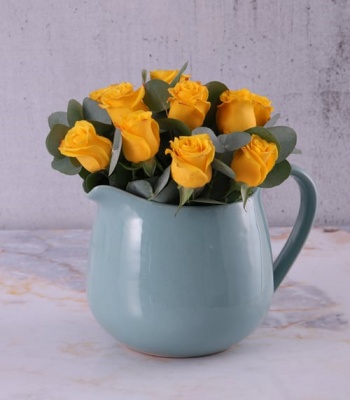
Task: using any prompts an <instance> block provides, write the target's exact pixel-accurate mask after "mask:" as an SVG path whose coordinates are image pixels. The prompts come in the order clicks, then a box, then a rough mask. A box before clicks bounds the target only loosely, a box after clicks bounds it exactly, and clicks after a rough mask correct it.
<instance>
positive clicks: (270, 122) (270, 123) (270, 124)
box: [264, 114, 280, 128]
mask: <svg viewBox="0 0 350 400" xmlns="http://www.w3.org/2000/svg"><path fill="white" fill-rule="evenodd" d="M279 117H280V114H276V115H274V116H273V117H272V118H270V119H269V120H268V121H267V122H266V124H265V125H264V128H271V127H273V126H274V125H275V123H276V122H277V121H278V119H279Z"/></svg>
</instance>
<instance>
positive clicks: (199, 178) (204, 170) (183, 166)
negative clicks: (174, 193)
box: [165, 133, 215, 189]
mask: <svg viewBox="0 0 350 400" xmlns="http://www.w3.org/2000/svg"><path fill="white" fill-rule="evenodd" d="M170 147H171V150H170V149H166V150H165V154H170V155H171V157H172V162H171V167H170V168H171V176H172V178H173V179H174V181H175V182H176V183H177V184H178V185H180V186H183V187H185V188H192V189H195V188H199V187H202V186H204V185H205V184H207V183H208V182H210V180H211V176H212V167H211V163H212V162H213V160H214V156H215V147H214V145H213V143H212V142H211V140H210V136H209V135H208V134H206V133H203V134H199V135H195V136H180V137H179V138H175V139H174V141H170Z"/></svg>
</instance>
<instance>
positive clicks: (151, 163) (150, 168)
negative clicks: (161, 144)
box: [140, 157, 157, 177]
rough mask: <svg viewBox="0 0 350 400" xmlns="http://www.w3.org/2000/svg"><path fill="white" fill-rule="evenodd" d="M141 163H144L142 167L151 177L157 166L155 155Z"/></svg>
mask: <svg viewBox="0 0 350 400" xmlns="http://www.w3.org/2000/svg"><path fill="white" fill-rule="evenodd" d="M140 164H141V165H142V168H143V170H144V172H145V174H146V175H147V176H149V177H151V176H153V175H154V171H155V170H156V168H157V162H156V159H155V158H154V157H153V158H151V159H150V160H147V161H143V162H141V163H140Z"/></svg>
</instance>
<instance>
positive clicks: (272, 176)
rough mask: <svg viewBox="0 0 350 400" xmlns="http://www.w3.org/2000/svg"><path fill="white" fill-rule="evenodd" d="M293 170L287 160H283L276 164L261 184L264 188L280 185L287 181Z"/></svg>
mask: <svg viewBox="0 0 350 400" xmlns="http://www.w3.org/2000/svg"><path fill="white" fill-rule="evenodd" d="M290 171H291V166H290V164H289V162H288V161H287V160H284V161H281V162H280V163H278V164H276V165H275V166H274V168H273V169H272V170H271V171H270V173H269V174H268V175H267V177H266V179H265V180H264V182H263V183H262V184H261V185H260V187H262V188H272V187H274V186H278V185H280V184H281V183H282V182H283V181H285V180H286V179H287V178H288V177H289V175H290Z"/></svg>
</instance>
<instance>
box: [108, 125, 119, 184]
mask: <svg viewBox="0 0 350 400" xmlns="http://www.w3.org/2000/svg"><path fill="white" fill-rule="evenodd" d="M121 149H122V135H121V132H120V129H116V130H115V134H114V140H113V146H112V156H111V161H110V164H109V171H108V176H111V175H112V174H113V172H114V170H115V167H116V166H117V164H118V160H119V156H120V151H121Z"/></svg>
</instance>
